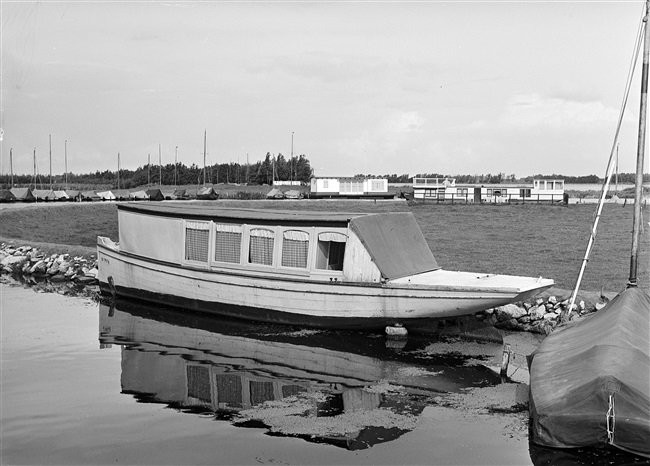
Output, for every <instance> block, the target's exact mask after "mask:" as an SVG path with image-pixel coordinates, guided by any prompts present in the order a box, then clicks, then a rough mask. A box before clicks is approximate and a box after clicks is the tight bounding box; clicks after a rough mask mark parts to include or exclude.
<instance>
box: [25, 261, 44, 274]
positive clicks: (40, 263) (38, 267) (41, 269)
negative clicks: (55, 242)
mask: <svg viewBox="0 0 650 466" xmlns="http://www.w3.org/2000/svg"><path fill="white" fill-rule="evenodd" d="M46 270H47V265H46V264H45V261H44V260H40V261H38V262H37V263H36V264H34V265H33V266H32V267H31V268H30V269H29V272H28V273H30V274H34V273H37V272H45V271H46Z"/></svg>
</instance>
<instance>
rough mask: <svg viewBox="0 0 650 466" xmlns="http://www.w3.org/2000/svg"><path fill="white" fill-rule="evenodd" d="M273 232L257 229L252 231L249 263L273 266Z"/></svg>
mask: <svg viewBox="0 0 650 466" xmlns="http://www.w3.org/2000/svg"><path fill="white" fill-rule="evenodd" d="M274 240H275V238H274V235H273V232H272V231H271V230H265V229H262V228H255V229H252V230H251V231H250V245H249V248H248V262H250V263H251V264H262V265H273V242H274Z"/></svg>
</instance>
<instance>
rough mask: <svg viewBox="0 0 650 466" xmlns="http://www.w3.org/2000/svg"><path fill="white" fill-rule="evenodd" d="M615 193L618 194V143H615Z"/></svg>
mask: <svg viewBox="0 0 650 466" xmlns="http://www.w3.org/2000/svg"><path fill="white" fill-rule="evenodd" d="M616 195H617V196H618V144H616Z"/></svg>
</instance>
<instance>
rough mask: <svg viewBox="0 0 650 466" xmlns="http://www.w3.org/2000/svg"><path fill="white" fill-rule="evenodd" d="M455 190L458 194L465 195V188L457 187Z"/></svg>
mask: <svg viewBox="0 0 650 466" xmlns="http://www.w3.org/2000/svg"><path fill="white" fill-rule="evenodd" d="M456 192H457V193H458V195H459V196H467V188H458V190H457V191H456Z"/></svg>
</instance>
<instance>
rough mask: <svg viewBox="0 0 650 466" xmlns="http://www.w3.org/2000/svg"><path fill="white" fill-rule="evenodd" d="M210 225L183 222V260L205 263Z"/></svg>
mask: <svg viewBox="0 0 650 466" xmlns="http://www.w3.org/2000/svg"><path fill="white" fill-rule="evenodd" d="M209 242H210V224H209V223H207V222H185V260H188V261H197V262H207V261H208V244H209Z"/></svg>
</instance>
